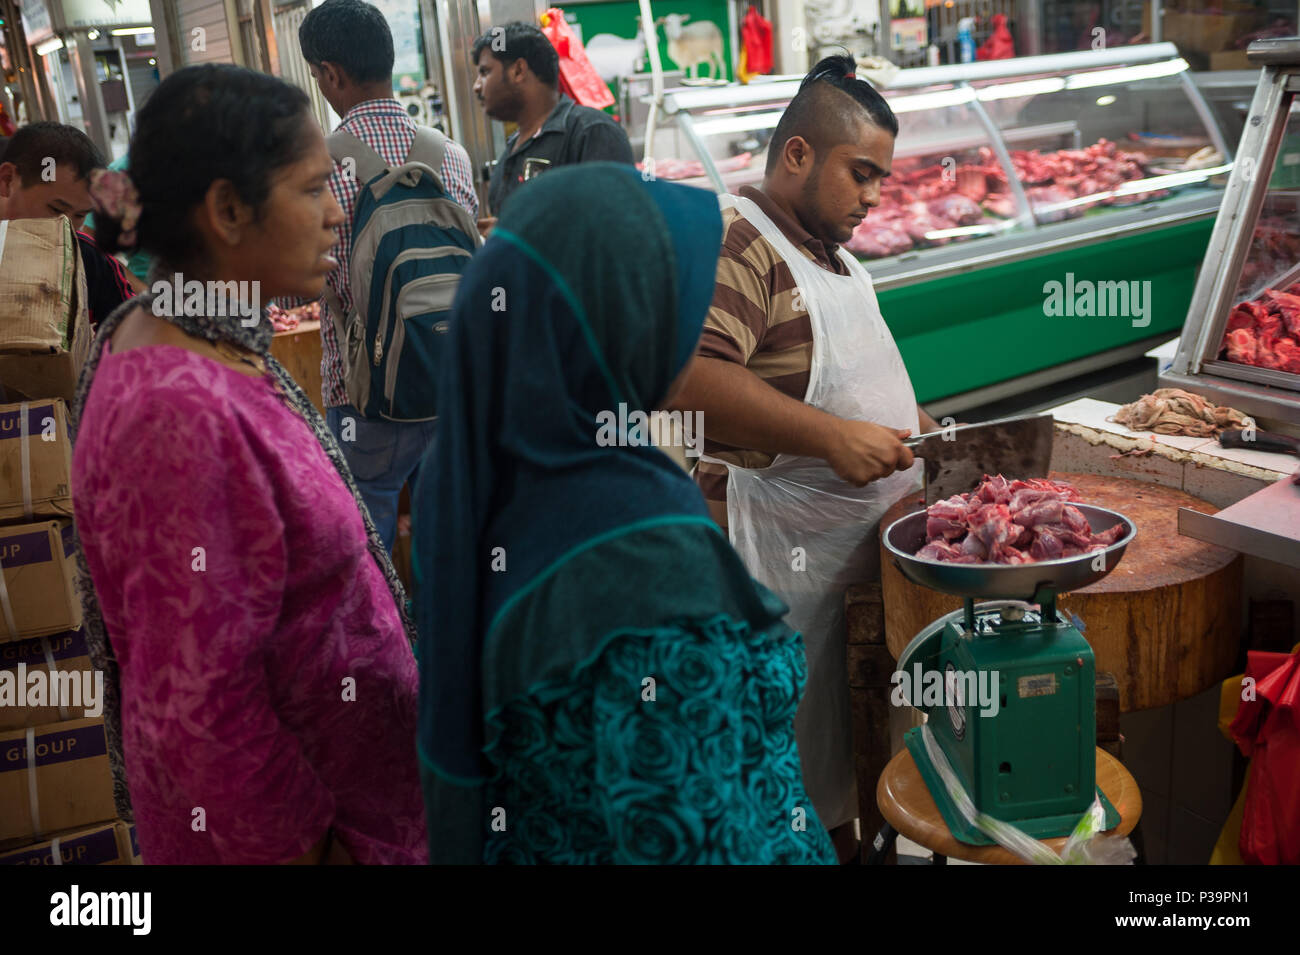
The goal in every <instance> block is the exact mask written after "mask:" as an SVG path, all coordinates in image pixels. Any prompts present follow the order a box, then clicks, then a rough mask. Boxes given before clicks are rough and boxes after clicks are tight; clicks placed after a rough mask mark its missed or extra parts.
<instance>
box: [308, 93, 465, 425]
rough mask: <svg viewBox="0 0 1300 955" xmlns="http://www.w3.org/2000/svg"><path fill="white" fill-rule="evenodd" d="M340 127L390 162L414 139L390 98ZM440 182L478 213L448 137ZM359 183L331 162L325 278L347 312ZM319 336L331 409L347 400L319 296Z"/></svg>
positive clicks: (459, 151) (361, 109)
mask: <svg viewBox="0 0 1300 955" xmlns="http://www.w3.org/2000/svg"><path fill="white" fill-rule="evenodd" d="M339 129H345V130H347V131H348V132H349V133H351V134H352V135H353V136H355V137H357V139H359V140H361V141H362V142H363V143H365V144H366V145H367V146H369V147H370V148H371V149H373V150H374V151H375V152H377V153H379V155H380V156H381V157H382V158H383V160H384V162H386V163H389V164H390V165H394V166H396V165H400V164H401V163H403V162H405V161H406V154H407V153H408V152H410V150H411V144H412V143H414V142H415V129H416V126H415V122H414V121H413V120H412V119H411V117H410V116H408V115H407V113H406V110H405V109H404V108H403V107H402V105H401V104H400V103H398V102H397V100H395V99H376V100H369V101H367V102H365V103H358V104H357V105H356V106H354V107H352V109H350V110H348V113H347V115H346V116H344V117H343V122H342V123H340V124H339ZM440 172H441V174H442V184H443V187H444V188H445V189H446V190H447V194H448V195H450V196H451V198H452V199H454V200H456V202H458V203H459V204H460V205H462V206H464V207H465V208H466V209H467V210H468V211H469V214H470V218H477V217H478V194H477V193H475V192H474V172H473V166H472V165H471V164H470V161H469V153H467V152H465V147H464V146H462V145H460V144H459V143H454V142H452V141H451V140H447V151H446V156H445V157H444V158H443V161H442V169H441V170H440ZM362 185H363V183H360V182H358V181H356V177H355V176H352V177H344V175H343V171H342V167H341V166H339V165H337V164H336V165H335V167H334V175H332V176H330V179H329V189H330V192H332V193H333V194H334V198H335V199H337V200H338V203H339V205H340V206H341V207H342V209H343V224H342V225H341V226H339V229H338V235H339V244H338V246H337V247H336V248H335V250H334V255H335V257H336V258H337V259H338V260H339V267H338V268H337V269H335V270H334V271H333V272H332V273H331V274H330V276H329V278H328V279H327V280H326V281H327V282H328V283H329V287H330V288H331V289H333V290H334V293H335V294H336V295H338V297H339V301H340V302H341V303H342V304H343V308H344V309H345V310H346V311H351V309H352V283H351V280H350V278H349V276H348V260H349V259H350V258H351V257H352V216H353V213H354V212H355V211H356V207H357V195H358V193H360V191H361V186H362ZM321 318H322V321H321V323H320V338H321V363H320V374H321V382H322V385H323V387H322V392H323V394H322V398H323V400H324V402H325V407H327V408H335V407H338V406H340V405H346V404H347V403H348V393H347V389H346V388H345V387H344V385H343V362H342V361H341V360H340V358H339V344H338V339H337V338H336V337H335V334H334V324H333V322H331V321H330V320H329V305H328V304H327V303H326V300H325V298H324V297H322V299H321Z"/></svg>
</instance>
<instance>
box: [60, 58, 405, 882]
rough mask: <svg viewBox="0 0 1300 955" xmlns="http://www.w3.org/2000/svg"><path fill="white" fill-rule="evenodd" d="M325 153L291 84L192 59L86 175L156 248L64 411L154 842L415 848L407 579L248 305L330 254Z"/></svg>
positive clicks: (241, 852)
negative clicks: (122, 147) (113, 153)
mask: <svg viewBox="0 0 1300 955" xmlns="http://www.w3.org/2000/svg"><path fill="white" fill-rule="evenodd" d="M333 171H334V164H333V162H332V160H331V159H330V157H329V153H328V151H327V149H326V146H325V141H324V138H323V136H322V135H321V132H320V128H319V127H318V126H317V124H316V122H315V120H314V119H313V117H312V115H311V113H310V111H309V104H308V100H307V97H306V96H305V95H304V94H303V93H302V92H301V91H299V90H297V89H295V88H294V87H291V86H289V85H288V84H286V83H283V82H281V81H280V80H278V79H275V78H273V77H270V76H265V75H262V74H259V73H253V72H250V71H248V70H244V69H240V68H238V67H233V66H225V65H220V66H201V67H191V68H188V69H184V70H181V71H180V72H178V73H176V74H174V75H172V76H170V77H169V78H168V79H167V80H165V81H164V82H163V83H162V85H161V86H159V88H158V89H157V90H156V91H155V92H154V93H153V95H152V96H151V97H150V99H149V102H148V103H147V104H146V105H145V107H144V109H143V110H141V111H140V114H139V121H138V127H137V132H136V135H135V137H134V139H133V140H132V142H131V170H130V173H129V179H128V178H126V176H125V175H124V174H121V173H106V174H103V175H102V176H101V177H100V178H99V179H98V180H97V181H96V183H95V187H94V189H93V193H94V195H95V196H96V197H97V206H98V208H97V218H98V220H99V229H98V236H99V240H100V242H101V244H103V243H107V246H108V247H109V248H110V249H136V248H138V249H142V250H144V251H146V252H149V253H152V254H154V255H155V256H156V257H157V259H158V263H159V264H158V266H157V267H156V268H155V272H154V273H153V275H151V282H150V289H151V293H152V294H146V295H142V296H140V297H138V298H136V299H134V300H132V301H131V302H128V303H126V304H125V305H123V306H122V307H121V308H120V309H118V310H117V311H116V312H115V313H114V314H113V315H112V316H111V317H110V318H109V319H108V320H106V321H104V322H103V323H102V324H101V325H100V327H99V332H98V336H97V338H96V341H95V345H94V349H93V352H92V357H91V360H90V362H89V363H88V364H87V367H86V369H85V371H84V372H83V375H82V381H81V385H80V388H79V391H78V396H77V401H76V405H75V410H74V417H75V420H76V437H75V450H74V460H73V485H74V498H75V507H76V524H77V531H78V534H79V538H80V546H81V548H82V556H83V571H84V572H85V573H88V575H89V578H90V580H91V582H92V583H93V593H92V592H90V590H89V589H87V591H86V592H85V593H83V602H84V603H85V604H86V611H87V613H86V619H87V624H86V625H87V637H88V641H89V642H90V644H91V647H92V654H93V655H94V657H95V664H96V666H97V667H100V668H102V669H104V670H105V671H106V681H105V682H106V685H107V686H108V693H107V697H108V699H107V704H108V705H107V708H106V712H105V717H106V719H105V725H106V730H107V732H108V737H109V749H110V755H112V756H113V757H114V760H113V762H114V772H115V777H116V780H115V781H116V783H117V787H118V792H117V795H118V797H119V799H118V804H119V811H120V812H122V813H123V814H124V815H128V818H130V817H131V816H133V817H134V821H135V823H136V828H137V832H138V835H139V840H140V848H141V854H142V856H143V858H144V861H145V862H147V863H164V864H166V863H244V864H267V863H281V862H299V863H303V862H305V863H318V862H350V861H352V862H358V863H371V864H373V863H416V862H423V861H426V859H427V848H426V838H425V825H424V820H423V804H422V800H421V794H420V784H419V779H418V775H417V770H416V757H415V748H414V739H415V727H416V701H417V693H418V689H417V676H416V667H415V661H414V658H413V655H412V652H411V645H410V627H409V622H408V620H407V618H406V611H405V598H404V595H403V593H402V589H401V585H400V584H399V583H398V582H397V579H396V576H395V575H394V573H393V570H392V565H391V563H390V562H389V559H388V556H387V553H386V551H385V549H384V548H383V547H382V545H381V544H380V543H379V539H378V536H377V535H376V533H375V529H374V527H373V525H372V523H371V521H370V518H369V515H368V514H367V513H366V511H365V508H364V506H362V505H361V504H360V498H359V497H358V495H357V491H356V487H355V485H354V484H353V481H352V478H351V476H350V474H349V473H348V470H347V467H346V465H345V464H344V463H343V459H342V457H341V455H340V453H339V449H338V446H337V445H336V444H335V443H334V441H333V439H332V437H331V436H330V434H329V432H328V430H327V429H326V427H325V424H324V422H323V420H322V419H321V417H320V416H319V415H318V414H317V413H316V412H315V410H313V409H312V407H311V404H310V402H309V401H308V400H307V398H306V396H305V395H304V394H303V393H302V391H301V390H300V389H299V388H298V387H297V386H296V385H294V383H293V381H292V380H291V379H290V378H289V376H288V375H287V373H285V371H284V369H283V368H281V367H280V366H279V364H278V363H277V362H276V361H275V360H274V359H273V358H271V357H270V355H269V354H268V349H269V346H270V340H271V334H272V329H271V325H270V322H269V321H268V320H267V319H266V318H265V317H264V316H263V315H262V314H261V310H260V304H261V303H265V302H268V301H270V300H271V299H272V298H275V297H278V296H294V297H307V298H312V297H315V296H317V295H319V294H320V292H321V290H322V287H323V285H324V282H325V277H326V275H327V274H328V273H329V272H330V271H331V270H333V269H334V268H337V267H338V263H337V262H336V261H335V259H334V258H332V257H331V255H330V249H331V248H332V247H333V246H334V245H335V242H336V236H335V232H334V230H335V228H336V227H337V226H338V225H339V224H340V223H341V222H342V212H341V211H340V209H339V206H338V204H337V203H336V202H335V201H334V199H333V197H332V195H331V193H330V190H329V189H328V187H327V180H328V179H329V177H330V175H331V173H332V172H333ZM191 283H198V284H191ZM196 292H201V293H202V294H200V295H195V293H196ZM241 293H242V294H241ZM178 305H180V306H181V307H179V308H178V307H177V306H178ZM178 312H180V313H183V314H177V313H178ZM128 791H129V799H128Z"/></svg>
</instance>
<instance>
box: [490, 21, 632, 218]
mask: <svg viewBox="0 0 1300 955" xmlns="http://www.w3.org/2000/svg"><path fill="white" fill-rule="evenodd" d="M473 60H474V63H475V65H476V66H477V68H478V78H477V79H476V80H475V81H474V94H475V95H476V96H477V97H478V99H479V102H480V103H482V104H483V109H484V111H485V112H486V113H487V114H488V116H490V117H492V118H493V119H496V120H500V121H501V122H503V123H514V124H515V125H516V126H518V129H517V130H516V132H515V133H514V135H512V136H511V137H510V138H509V139H507V140H506V148H505V152H503V153H502V154H501V158H500V159H498V160H497V161H496V164H495V165H494V166H493V168H492V181H491V183H490V184H489V186H488V203H489V205H490V206H491V209H492V214H493V215H494V216H495V215H497V214H499V213H500V211H501V207H502V205H504V204H505V201H506V199H507V198H508V197H509V195H510V194H511V193H512V192H514V191H515V190H516V189H518V188H519V187H520V186H521V185H523V183H524V182H526V181H527V180H529V179H531V178H533V176H535V175H537V174H538V173H541V172H544V171H545V170H547V169H551V168H554V167H555V166H564V165H567V164H569V163H579V162H597V161H600V160H606V161H612V162H625V163H629V164H631V163H633V162H635V160H634V159H633V157H632V145H631V143H629V142H628V140H627V133H625V132H623V127H621V126H619V125H618V123H616V122H614V120H613V119H611V118H610V117H609V116H608V115H606V114H605V113H602V112H601V111H600V110H598V109H590V108H589V107H586V106H579V105H578V104H577V103H575V102H574V101H573V100H571V99H569V97H567V96H565V95H564V94H563V93H561V92H560V91H559V88H558V85H557V84H558V83H559V79H560V58H559V56H558V55H557V54H556V52H555V48H554V47H553V46H551V41H550V40H548V39H546V35H545V34H543V33H542V31H541V30H539V29H538V28H537V27H535V26H530V25H529V24H526V23H518V22H515V23H507V24H506V25H505V26H502V27H492V28H491V29H490V30H488V32H487V33H485V34H483V35H482V36H481V37H479V38H478V39H477V40H476V41H475V42H474V50H473ZM495 221H496V220H495V219H487V220H482V221H480V223H479V227H480V228H481V229H486V228H490V227H491V225H492V224H493V223H494V222H495Z"/></svg>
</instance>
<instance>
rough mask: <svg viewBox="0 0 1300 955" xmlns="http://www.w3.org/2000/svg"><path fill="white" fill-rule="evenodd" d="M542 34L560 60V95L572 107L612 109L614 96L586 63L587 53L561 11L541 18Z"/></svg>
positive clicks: (594, 69) (555, 8) (555, 11)
mask: <svg viewBox="0 0 1300 955" xmlns="http://www.w3.org/2000/svg"><path fill="white" fill-rule="evenodd" d="M540 20H541V25H542V33H544V34H545V35H546V39H548V40H550V41H551V46H553V47H555V52H556V53H558V54H559V56H560V92H562V93H566V94H568V96H569V97H571V98H572V99H573V101H574V102H575V103H579V104H581V105H582V106H590V107H592V108H593V109H604V108H605V107H606V106H613V105H614V94H613V93H611V92H610V91H609V87H608V86H606V85H605V81H604V80H602V79H601V78H600V74H599V73H597V72H596V68H595V67H593V66H592V65H591V60H589V59H587V51H586V50H584V49H583V48H582V42H581V41H580V40H579V39H578V37H577V36H576V35H575V34H574V32H573V28H572V27H570V26H569V24H568V23H566V22H565V20H564V11H563V10H561V9H559V8H558V7H551V8H550V9H549V10H547V11H546V12H545V13H543V14H542V15H541V18H540Z"/></svg>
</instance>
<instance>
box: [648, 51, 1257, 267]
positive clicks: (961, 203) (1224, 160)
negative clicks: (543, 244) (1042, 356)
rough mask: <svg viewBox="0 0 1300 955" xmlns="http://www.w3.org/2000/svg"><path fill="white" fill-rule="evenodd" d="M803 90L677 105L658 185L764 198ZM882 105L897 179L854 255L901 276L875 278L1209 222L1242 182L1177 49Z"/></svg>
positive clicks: (1012, 65)
mask: <svg viewBox="0 0 1300 955" xmlns="http://www.w3.org/2000/svg"><path fill="white" fill-rule="evenodd" d="M798 87H799V78H785V77H780V78H774V79H772V80H771V81H769V82H766V83H756V84H753V85H751V86H748V87H729V88H725V89H710V90H704V89H680V90H671V91H668V93H667V94H666V95H665V109H666V112H667V113H668V116H669V121H668V123H667V124H666V125H665V126H664V127H663V128H661V129H660V131H659V132H658V134H657V135H656V136H655V151H654V155H655V157H656V159H655V162H654V166H655V169H654V172H655V174H656V175H657V176H660V177H661V178H669V179H682V180H684V181H687V182H689V183H691V184H694V185H701V186H711V187H712V188H714V189H715V190H717V191H719V192H721V191H727V192H735V191H736V190H738V189H739V188H740V187H741V186H744V185H753V184H756V183H758V182H759V181H761V179H762V176H763V169H764V166H765V164H766V150H767V144H768V142H769V140H770V139H771V135H772V131H773V129H774V128H775V126H776V124H777V122H778V121H779V119H780V116H781V112H782V110H783V109H784V107H785V106H786V104H788V103H789V101H790V99H791V98H793V96H794V94H795V93H796V92H797V91H798ZM882 92H883V95H884V96H885V98H886V99H887V100H888V101H889V104H890V106H891V107H892V108H893V110H894V112H895V113H896V114H897V116H898V120H899V134H898V139H897V143H896V146H895V150H894V167H893V174H892V176H891V177H890V178H889V179H888V180H886V183H885V186H884V188H883V189H882V191H881V203H880V206H879V208H877V209H875V210H873V211H872V213H871V214H870V215H869V216H867V218H866V219H865V220H864V221H863V223H862V225H861V226H859V227H858V230H857V231H856V232H855V233H854V236H853V238H852V239H851V240H850V241H849V242H847V243H845V248H847V249H848V250H849V251H851V252H853V253H855V254H856V255H858V256H859V257H861V258H863V259H870V260H888V261H878V262H877V265H876V266H873V274H879V272H880V271H881V270H883V271H885V272H888V271H889V269H890V267H891V266H894V265H897V264H899V263H900V259H899V257H903V259H905V260H908V261H911V262H915V261H917V260H918V258H924V255H923V254H924V253H926V252H927V250H933V249H938V248H940V247H944V246H948V247H949V250H948V252H946V253H943V254H942V257H943V259H944V260H945V261H955V260H956V259H957V258H960V257H961V255H960V254H959V253H958V252H956V251H954V249H955V248H957V247H961V248H965V246H964V245H962V243H966V242H970V241H972V240H983V239H988V238H994V237H1004V236H1005V237H1009V238H1008V239H1007V243H1014V242H1019V243H1021V244H1022V245H1023V242H1024V240H1025V236H1024V235H1023V233H1025V232H1027V231H1032V230H1040V229H1044V228H1046V227H1050V226H1053V225H1054V224H1057V223H1062V222H1065V221H1066V220H1073V219H1083V218H1086V219H1093V220H1097V221H1098V222H1099V223H1106V222H1110V223H1114V222H1118V221H1122V220H1121V219H1118V218H1117V217H1116V213H1118V212H1120V211H1122V210H1125V209H1131V208H1132V207H1138V206H1141V207H1147V206H1150V205H1151V204H1152V203H1156V202H1159V203H1168V204H1170V206H1169V207H1170V209H1171V210H1174V209H1182V210H1184V211H1186V212H1187V213H1188V214H1194V215H1200V216H1204V215H1207V214H1209V213H1210V212H1211V211H1212V209H1213V208H1215V207H1217V204H1218V201H1219V197H1220V196H1221V191H1222V188H1223V185H1224V183H1225V181H1226V174H1227V172H1228V171H1229V170H1230V168H1231V156H1230V150H1229V148H1228V146H1227V145H1226V143H1225V141H1224V137H1223V134H1222V132H1221V130H1220V129H1219V127H1218V125H1217V123H1216V120H1215V116H1214V113H1213V111H1212V110H1211V109H1210V107H1209V106H1208V105H1207V103H1206V101H1205V98H1204V97H1203V96H1202V95H1201V92H1200V90H1199V89H1198V88H1197V86H1196V85H1195V84H1194V83H1192V82H1191V80H1190V76H1189V73H1188V66H1187V63H1186V62H1185V61H1184V60H1183V59H1182V58H1180V57H1179V56H1178V54H1177V51H1176V50H1175V49H1174V47H1173V46H1172V45H1170V44H1151V45H1148V46H1139V47H1129V48H1124V49H1118V50H1101V51H1089V52H1081V53H1069V54H1060V55H1056V56H1041V57H1026V58H1021V59H1018V60H1003V61H994V62H984V63H974V64H965V65H962V66H945V67H924V68H918V69H911V70H904V71H901V72H900V73H898V74H897V75H896V77H894V78H893V79H892V80H891V82H890V84H889V86H888V87H887V88H885V89H884V90H882ZM1058 231H1059V230H1058ZM1007 243H1001V244H1003V245H1005V244H1007ZM991 246H992V243H988V244H986V243H983V242H976V243H973V244H972V246H971V248H988V247H991ZM918 254H921V255H918Z"/></svg>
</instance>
